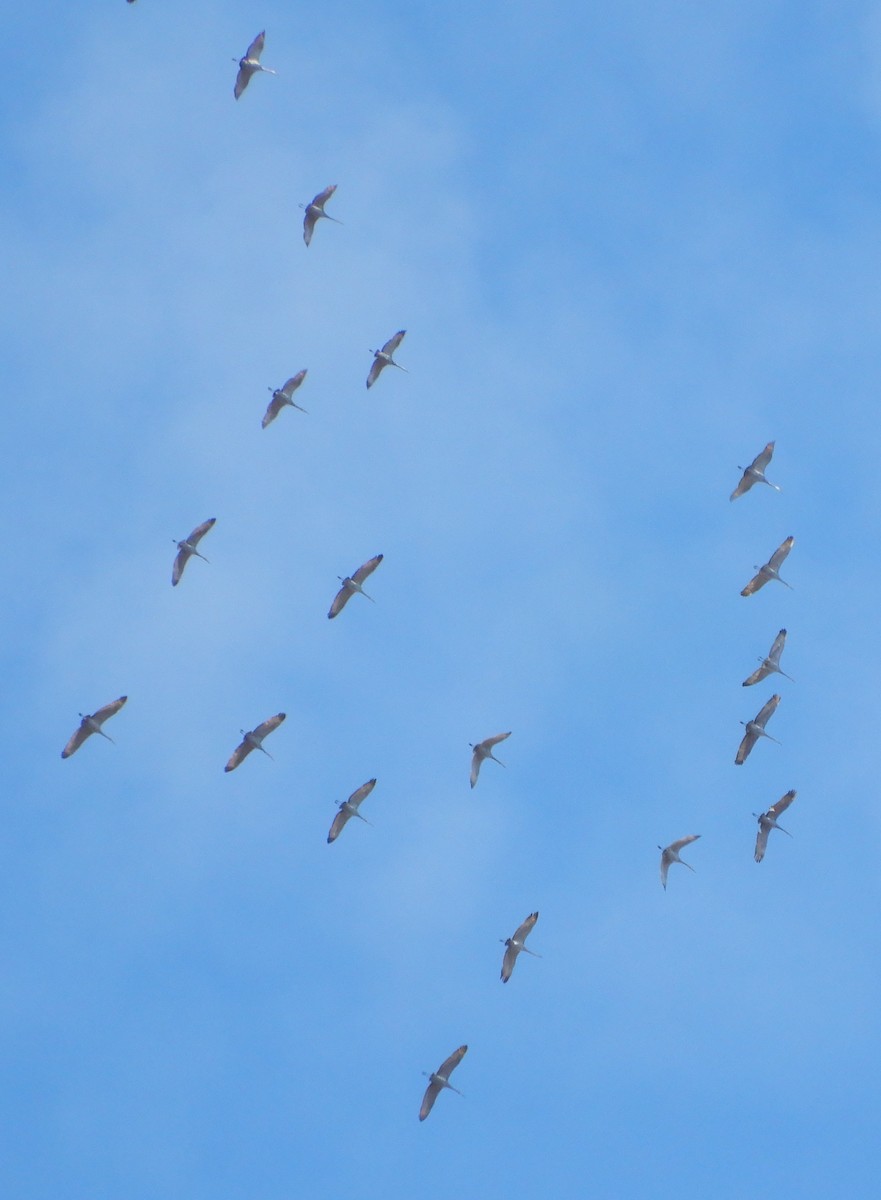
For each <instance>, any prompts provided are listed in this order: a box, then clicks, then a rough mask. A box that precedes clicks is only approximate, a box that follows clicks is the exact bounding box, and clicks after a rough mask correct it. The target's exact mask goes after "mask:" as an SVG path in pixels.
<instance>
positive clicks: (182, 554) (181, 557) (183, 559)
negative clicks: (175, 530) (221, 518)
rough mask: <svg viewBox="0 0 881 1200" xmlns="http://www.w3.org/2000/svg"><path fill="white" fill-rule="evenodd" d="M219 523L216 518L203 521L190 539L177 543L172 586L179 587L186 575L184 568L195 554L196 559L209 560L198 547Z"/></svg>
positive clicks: (172, 569) (172, 571)
mask: <svg viewBox="0 0 881 1200" xmlns="http://www.w3.org/2000/svg"><path fill="white" fill-rule="evenodd" d="M216 521H217V518H216V517H209V518H208V520H207V521H203V522H202V524H201V525H197V526H196V528H195V529H194V530H193V532H192V533H191V534H190V536H189V537H188V538H184V540H183V541H182V542H176V543H175V545H176V546H177V556H176V558H175V560H174V566H173V567H172V568H171V586H172V587H177V585H178V584H179V583H180V581H181V576H182V575H183V573H184V567H185V566H186V565H187V563H188V562H189V561H190V558H191V557H192V556H193V555H194V554H195V556H196V558H201V559H202V561H203V562H207V561H208V559H207V558H206V557H205V555H204V554H200V553H199V551H198V550H197V549H196V547H197V546H198V545H199V542H201V540H202V538H203V537H204V536H205V534H206V533H207V532H208V530H209V529H213V528H214V525H215V523H216Z"/></svg>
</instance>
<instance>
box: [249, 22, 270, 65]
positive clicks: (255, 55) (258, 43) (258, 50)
mask: <svg viewBox="0 0 881 1200" xmlns="http://www.w3.org/2000/svg"><path fill="white" fill-rule="evenodd" d="M265 45H266V30H265V29H264V30H263V32H262V33H258V34H257V36H256V37H255V38H254V40H253V42H251V45H250V46H249V47H248V49H247V50H246V51H245V58H249V59H251V61H252V62H259V61H260V55H261V54H262V53H263V47H264V46H265Z"/></svg>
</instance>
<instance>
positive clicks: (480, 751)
mask: <svg viewBox="0 0 881 1200" xmlns="http://www.w3.org/2000/svg"><path fill="white" fill-rule="evenodd" d="M510 736H511V730H510V729H509V730H508V732H507V733H497V734H496V735H495V736H494V737H488V738H484V739H483V741H482V742H477V743H476V744H475V743H474V742H469V743H468V745H469V746H470V747H471V749H472V750H473V751H474V753H473V754H472V755H471V786H472V787H474V785H475V784H476V783H477V776H478V775H479V774H480V768H481V766H482V764H483V760H484V759H486V758H491V759H492V760H493V762H497V763H498V764H499V766H500V767H503V766H504V765H505V764H504V763H503V762H502V760H501V759H500V758H496V756H495V755H494V754H493V746H498V744H499V742H503V741H504V740H505V738H509V737H510Z"/></svg>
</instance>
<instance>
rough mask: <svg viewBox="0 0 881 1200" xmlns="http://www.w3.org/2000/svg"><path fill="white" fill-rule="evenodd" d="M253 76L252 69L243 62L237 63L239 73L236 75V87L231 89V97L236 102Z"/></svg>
mask: <svg viewBox="0 0 881 1200" xmlns="http://www.w3.org/2000/svg"><path fill="white" fill-rule="evenodd" d="M253 74H254V68H253V67H252V66H249V65H248V63H246V62H245V61H244V60H242V61H241V62H240V63H239V73H238V75H236V86H235V88H234V89H233V95H234V96H235V98H236V100H238V98H239V97H240V96H241V94H242V92H243V91H244V90H245V88H246V87H247V86H248V84H249V83H250V82H251V76H252V75H253Z"/></svg>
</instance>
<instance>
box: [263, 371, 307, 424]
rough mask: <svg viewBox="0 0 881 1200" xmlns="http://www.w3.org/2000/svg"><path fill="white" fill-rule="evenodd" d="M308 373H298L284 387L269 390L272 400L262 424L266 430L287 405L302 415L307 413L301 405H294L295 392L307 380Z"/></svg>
mask: <svg viewBox="0 0 881 1200" xmlns="http://www.w3.org/2000/svg"><path fill="white" fill-rule="evenodd" d="M307 373H308V372H306V371H298V372H297V373H296V375H292V376H291V377H290V379H289V380H288V381H287V382H286V383H285V384H283V385H282V387H280V388H270V389H269V391H270V392H272V399H271V400H270V401H269V407H268V408H267V410H266V412H265V413H264V414H263V420H262V421H261V422H260V424H261V426H262V427H263V428H264V429H265V428H266V426H267V425H271V424H272V422H273V421H274V420H275V418H276V417H277V416H278V414H279V413H280V412H281V410H282V409H283V408H284V407H285V405H289V406H290V407H291V408H297V409H299V410H300V412H302V413H304V412H306V409H305V408H301V407H300V405H299V404H295V403H294V392H295V391H296V390H297V388H298V387H299V386H300V384H301V383H302V382H303V380H304V379H305V378H306V375H307Z"/></svg>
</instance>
